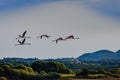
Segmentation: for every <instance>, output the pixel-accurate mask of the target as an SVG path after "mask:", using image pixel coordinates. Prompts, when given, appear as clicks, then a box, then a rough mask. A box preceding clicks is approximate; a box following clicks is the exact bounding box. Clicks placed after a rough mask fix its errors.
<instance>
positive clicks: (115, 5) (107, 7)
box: [81, 0, 120, 20]
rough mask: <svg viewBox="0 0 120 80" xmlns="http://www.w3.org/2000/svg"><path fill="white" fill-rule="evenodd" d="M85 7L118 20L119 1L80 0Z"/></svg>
mask: <svg viewBox="0 0 120 80" xmlns="http://www.w3.org/2000/svg"><path fill="white" fill-rule="evenodd" d="M81 1H82V2H83V3H84V4H85V5H87V6H88V7H90V8H91V9H94V10H95V11H98V12H99V13H102V14H103V15H106V16H109V17H110V16H111V17H114V18H116V19H118V20H120V0H81Z"/></svg>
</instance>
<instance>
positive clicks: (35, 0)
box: [0, 0, 120, 59]
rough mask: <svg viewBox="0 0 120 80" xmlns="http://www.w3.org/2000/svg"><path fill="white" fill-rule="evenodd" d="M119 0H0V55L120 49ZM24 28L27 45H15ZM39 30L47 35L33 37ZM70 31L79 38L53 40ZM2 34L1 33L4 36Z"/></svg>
mask: <svg viewBox="0 0 120 80" xmlns="http://www.w3.org/2000/svg"><path fill="white" fill-rule="evenodd" d="M119 4H120V1H119V0H0V17H1V18H0V36H2V38H1V40H0V58H3V57H38V58H40V59H44V58H62V57H78V56H80V55H82V54H83V53H88V52H94V51H97V50H101V49H108V50H112V51H117V50H119V49H120V45H119V41H120V37H119V34H120V22H119V21H120V19H119V18H120V14H119V13H120V10H119V8H120V6H119ZM25 30H27V31H28V32H27V36H31V39H27V40H26V42H27V43H31V45H30V46H25V45H24V46H14V45H15V44H17V43H18V42H17V40H16V37H18V35H19V34H22V33H23V32H24V31H25ZM41 34H48V35H50V36H52V37H51V38H50V39H43V40H41V39H36V37H37V36H39V35H41ZM71 34H73V35H74V36H75V37H79V38H80V39H79V40H68V41H61V42H59V44H55V43H54V42H52V40H54V39H56V38H58V37H63V38H65V37H66V36H68V35H71ZM3 35H4V36H3Z"/></svg>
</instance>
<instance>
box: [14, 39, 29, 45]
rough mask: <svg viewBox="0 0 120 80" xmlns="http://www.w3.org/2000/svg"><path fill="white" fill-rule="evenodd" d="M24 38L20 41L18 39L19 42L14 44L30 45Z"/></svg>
mask: <svg viewBox="0 0 120 80" xmlns="http://www.w3.org/2000/svg"><path fill="white" fill-rule="evenodd" d="M25 40H26V39H23V40H22V41H19V40H18V42H19V44H15V46H17V45H30V43H25Z"/></svg>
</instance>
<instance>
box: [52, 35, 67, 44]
mask: <svg viewBox="0 0 120 80" xmlns="http://www.w3.org/2000/svg"><path fill="white" fill-rule="evenodd" d="M59 40H65V39H63V38H62V37H60V38H58V39H56V40H53V41H52V42H54V41H56V44H57V43H58V41H59Z"/></svg>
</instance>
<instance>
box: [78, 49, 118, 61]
mask: <svg viewBox="0 0 120 80" xmlns="http://www.w3.org/2000/svg"><path fill="white" fill-rule="evenodd" d="M78 59H79V60H82V61H99V60H103V59H114V60H117V59H120V50H118V51H117V52H112V51H109V50H99V51H96V52H93V53H85V54H83V55H81V56H79V57H78Z"/></svg>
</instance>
